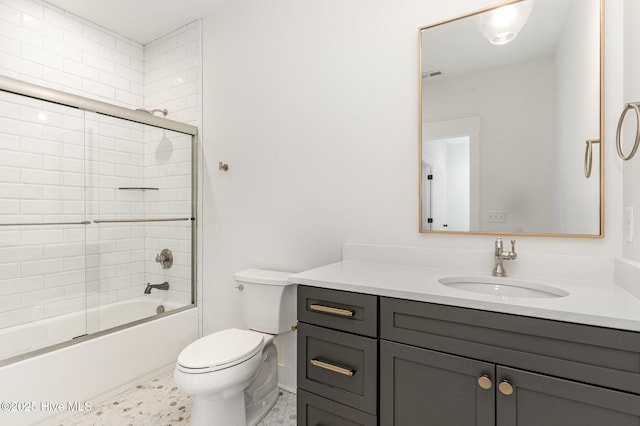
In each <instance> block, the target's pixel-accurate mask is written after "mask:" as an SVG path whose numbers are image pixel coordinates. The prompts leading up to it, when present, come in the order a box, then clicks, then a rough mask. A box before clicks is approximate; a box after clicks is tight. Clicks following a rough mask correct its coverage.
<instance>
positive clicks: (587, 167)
mask: <svg viewBox="0 0 640 426" xmlns="http://www.w3.org/2000/svg"><path fill="white" fill-rule="evenodd" d="M594 143H600V139H589V140H588V141H587V148H586V150H585V152H584V177H586V178H587V179H589V178H590V177H591V167H592V163H593V144H594Z"/></svg>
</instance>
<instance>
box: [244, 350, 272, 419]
mask: <svg viewBox="0 0 640 426" xmlns="http://www.w3.org/2000/svg"><path fill="white" fill-rule="evenodd" d="M262 359H263V362H262V365H260V368H259V369H258V371H257V373H256V377H255V379H254V381H253V383H252V384H251V385H249V387H248V388H247V389H246V390H245V392H244V393H245V405H246V413H247V414H246V419H247V426H255V425H257V424H258V423H259V422H260V420H262V419H263V418H264V416H266V415H267V413H268V412H269V411H270V410H271V409H272V408H273V406H274V405H275V404H276V401H277V399H278V394H279V392H280V389H279V388H278V352H277V350H276V347H275V345H274V344H273V341H272V340H270V341H269V342H268V343H267V345H266V346H265V348H264V349H263V351H262Z"/></svg>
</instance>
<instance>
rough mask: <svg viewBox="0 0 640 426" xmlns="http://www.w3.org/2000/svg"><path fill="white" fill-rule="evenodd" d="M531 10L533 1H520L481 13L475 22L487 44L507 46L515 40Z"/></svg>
mask: <svg viewBox="0 0 640 426" xmlns="http://www.w3.org/2000/svg"><path fill="white" fill-rule="evenodd" d="M532 9H533V0H522V1H519V2H517V3H511V4H508V5H506V6H502V7H498V8H496V9H493V10H490V11H488V12H484V13H481V14H479V15H478V16H477V21H476V22H477V24H478V28H479V29H480V32H481V33H482V35H484V36H485V37H486V39H487V40H489V43H491V44H495V45H502V44H507V43H509V42H510V41H513V40H514V39H515V38H516V36H517V35H518V33H519V32H520V30H521V29H522V27H524V25H525V24H526V23H527V20H528V19H529V15H531V10H532Z"/></svg>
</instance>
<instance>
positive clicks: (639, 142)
mask: <svg viewBox="0 0 640 426" xmlns="http://www.w3.org/2000/svg"><path fill="white" fill-rule="evenodd" d="M632 108H633V109H634V110H635V112H636V139H635V141H634V143H633V148H632V149H631V152H630V153H629V155H624V153H623V152H622V144H621V143H620V132H621V131H622V122H623V121H624V117H625V116H626V115H627V111H629V110H630V109H632ZM638 146H640V102H629V103H628V104H626V105H625V106H624V110H622V114H620V119H619V120H618V128H617V129H616V149H617V150H618V156H619V157H620V158H622V159H623V160H625V161H626V160H630V159H632V158H633V156H634V155H636V151H637V150H638Z"/></svg>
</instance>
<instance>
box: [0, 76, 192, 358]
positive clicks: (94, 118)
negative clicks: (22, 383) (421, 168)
mask: <svg viewBox="0 0 640 426" xmlns="http://www.w3.org/2000/svg"><path fill="white" fill-rule="evenodd" d="M0 106H2V108H0V111H1V112H0V114H1V116H0V120H1V121H2V123H3V125H2V126H1V127H0V140H1V141H2V143H1V144H0V156H1V157H3V158H5V159H7V161H5V162H3V163H2V164H1V166H2V167H1V168H2V173H0V188H1V189H2V190H1V191H0V204H1V205H2V206H3V208H2V210H1V211H0V242H1V243H0V245H1V248H2V249H3V252H5V251H6V252H7V253H11V255H10V256H2V257H1V258H0V268H2V269H3V270H5V271H8V272H7V273H6V274H3V277H1V278H0V286H1V287H2V289H3V295H4V294H8V296H9V299H8V300H9V303H3V304H2V305H0V335H2V336H4V338H3V340H2V342H3V345H2V346H3V349H2V351H0V367H2V366H4V365H11V364H12V363H14V362H16V361H18V360H25V359H27V358H30V357H32V356H34V355H36V354H37V355H41V354H44V353H47V352H49V351H52V350H55V349H59V348H60V347H64V346H69V345H74V344H77V343H79V342H86V341H87V340H91V339H93V338H94V337H95V336H96V335H104V334H105V333H108V332H118V331H121V330H124V329H127V328H128V327H130V326H131V325H133V324H140V323H141V322H146V321H150V320H153V319H154V317H155V316H156V307H157V306H159V305H161V306H163V311H166V312H163V319H164V318H168V317H167V316H166V315H167V314H169V313H172V312H175V313H178V312H181V311H184V310H189V309H191V308H193V307H195V269H194V265H195V258H196V257H195V256H196V252H195V247H196V241H195V240H196V232H195V226H196V191H195V188H196V181H195V176H196V173H195V167H196V165H197V161H196V149H195V147H196V138H197V133H198V129H197V128H196V127H194V126H191V125H188V124H184V123H179V122H176V121H172V120H169V119H166V118H165V117H166V116H167V115H168V110H167V109H151V110H142V109H139V110H131V109H127V108H122V107H119V106H115V105H111V104H107V103H104V102H100V101H95V100H92V99H88V98H84V97H81V96H76V95H71V94H68V93H64V92H61V91H58V90H52V89H48V88H45V87H41V86H37V85H34V84H30V83H26V82H23V81H19V80H15V79H11V78H8V77H4V76H0ZM158 147H161V148H160V151H161V153H163V155H161V156H158V149H159V148H158ZM165 154H166V155H165ZM5 206H6V208H5ZM165 242H167V243H170V244H172V247H175V248H176V250H175V252H172V251H171V250H169V249H163V250H162V251H161V252H160V253H158V254H157V255H156V257H155V259H154V258H153V257H151V259H149V253H154V251H155V250H157V249H156V247H157V246H158V244H163V243H165ZM178 248H179V249H178ZM152 250H153V251H152ZM154 260H155V261H154ZM158 264H159V266H160V267H161V268H158ZM150 283H160V284H150ZM169 283H171V286H169ZM152 289H155V290H156V291H153V292H152V291H151V290H152ZM157 290H161V291H157ZM152 299H153V300H152ZM13 300H15V301H16V302H15V303H13V302H12V301H13ZM137 300H140V301H141V303H140V304H138V303H137V302H136V301H137ZM143 300H144V302H143ZM147 303H151V304H152V307H149V308H142V307H141V306H142V305H143V304H144V305H145V306H146V304H147ZM138 305H139V306H140V308H139V307H138ZM107 310H108V311H110V312H113V313H114V314H113V315H112V314H109V315H107V314H106V312H107ZM169 316H171V315H169ZM54 329H55V330H56V332H55V333H54V332H52V331H44V332H45V333H46V334H47V336H49V337H50V338H48V339H39V338H37V337H35V336H37V335H38V333H40V331H38V332H35V331H29V330H54ZM107 330H108V331H107ZM34 333H35V334H34ZM29 336H34V337H29Z"/></svg>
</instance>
